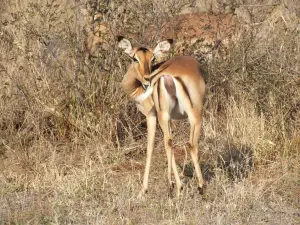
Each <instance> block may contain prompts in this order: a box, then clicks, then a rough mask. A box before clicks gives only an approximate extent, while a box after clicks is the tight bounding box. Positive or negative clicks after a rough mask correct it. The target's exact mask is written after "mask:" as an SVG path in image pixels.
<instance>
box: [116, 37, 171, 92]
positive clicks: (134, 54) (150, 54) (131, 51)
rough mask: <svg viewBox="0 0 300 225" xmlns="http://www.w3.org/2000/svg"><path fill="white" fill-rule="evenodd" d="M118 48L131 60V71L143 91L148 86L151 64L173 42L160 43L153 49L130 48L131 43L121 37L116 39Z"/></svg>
mask: <svg viewBox="0 0 300 225" xmlns="http://www.w3.org/2000/svg"><path fill="white" fill-rule="evenodd" d="M118 42H119V45H118V46H119V48H121V49H123V50H124V52H125V53H126V54H127V55H128V56H129V57H130V58H131V59H132V64H131V69H133V70H134V72H135V73H134V74H135V77H136V79H137V80H139V82H140V83H141V84H142V86H143V88H144V89H147V88H148V87H149V85H150V75H151V73H152V64H153V62H154V60H155V58H157V57H158V56H159V55H161V54H163V53H165V52H167V51H168V50H169V49H170V47H171V44H172V43H173V40H171V39H169V40H167V41H162V42H160V43H158V44H157V46H156V47H155V48H154V50H153V49H152V48H146V47H132V45H131V42H130V41H129V40H127V39H125V38H124V37H122V36H119V37H118Z"/></svg>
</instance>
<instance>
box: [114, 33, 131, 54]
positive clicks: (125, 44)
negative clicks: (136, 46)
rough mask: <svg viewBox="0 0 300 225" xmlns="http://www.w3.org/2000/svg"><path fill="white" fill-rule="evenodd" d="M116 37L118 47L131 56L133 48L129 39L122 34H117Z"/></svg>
mask: <svg viewBox="0 0 300 225" xmlns="http://www.w3.org/2000/svg"><path fill="white" fill-rule="evenodd" d="M117 38H118V42H119V44H118V47H119V48H121V49H123V50H124V52H125V53H126V54H127V55H129V56H130V57H132V56H133V49H132V46H131V43H130V41H129V40H127V39H126V38H124V37H123V36H118V37H117Z"/></svg>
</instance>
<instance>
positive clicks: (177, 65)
mask: <svg viewBox="0 0 300 225" xmlns="http://www.w3.org/2000/svg"><path fill="white" fill-rule="evenodd" d="M119 47H120V48H121V49H123V50H124V52H125V53H126V54H128V55H129V56H130V57H131V58H132V60H133V62H132V64H131V65H130V66H129V69H128V71H127V73H126V74H125V76H124V78H123V81H122V86H123V89H124V91H125V92H126V94H127V95H128V96H129V97H130V98H131V99H133V100H134V101H135V102H136V105H137V107H138V109H139V110H140V111H141V112H142V113H143V114H144V115H145V116H146V120H147V142H148V143H147V159H146V166H145V173H144V179H143V187H142V190H141V191H140V193H139V196H143V195H144V193H145V192H146V191H147V189H148V178H149V170H150V163H151V156H152V151H153V148H154V137H155V131H156V120H157V119H158V122H159V125H160V127H161V129H162V131H163V134H164V145H165V149H166V153H167V158H168V182H169V185H170V190H171V189H172V179H171V176H172V170H173V173H174V177H175V182H176V187H177V194H179V193H180V191H181V189H182V183H181V180H180V178H179V175H178V171H177V167H176V163H175V159H174V152H173V149H172V137H171V128H170V120H171V119H184V118H188V120H189V122H190V125H191V128H190V140H189V142H188V149H189V152H190V153H191V158H192V161H193V163H194V166H195V171H196V175H197V179H198V185H199V191H200V193H202V192H203V186H204V181H203V178H202V174H201V169H200V166H199V162H198V147H197V146H198V137H199V135H200V129H201V121H202V110H203V97H204V91H205V83H204V80H203V77H202V74H201V72H200V65H199V63H198V61H197V60H196V59H195V58H193V57H191V56H177V57H174V58H172V59H170V60H168V61H166V62H164V63H162V65H160V66H159V68H157V69H156V70H154V71H152V61H153V60H154V59H155V58H156V57H158V56H159V55H161V54H162V53H164V52H167V51H168V50H169V49H170V47H171V41H170V40H168V41H163V42H160V43H158V45H157V46H156V47H155V48H154V50H152V49H151V48H145V47H135V48H133V47H132V45H131V42H130V41H129V40H127V39H125V38H124V37H119Z"/></svg>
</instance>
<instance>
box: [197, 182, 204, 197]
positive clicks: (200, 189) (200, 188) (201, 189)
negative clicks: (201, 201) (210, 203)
mask: <svg viewBox="0 0 300 225" xmlns="http://www.w3.org/2000/svg"><path fill="white" fill-rule="evenodd" d="M204 189H206V185H205V184H204V185H203V186H202V187H198V191H199V194H200V195H203V194H204Z"/></svg>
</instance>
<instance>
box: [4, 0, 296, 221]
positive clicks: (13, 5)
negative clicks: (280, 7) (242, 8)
mask: <svg viewBox="0 0 300 225" xmlns="http://www.w3.org/2000/svg"><path fill="white" fill-rule="evenodd" d="M48 2H49V1H48ZM94 2H95V1H94ZM137 2H140V3H139V4H138V5H136V7H135V9H136V11H132V12H131V13H130V12H128V11H126V8H125V5H126V4H127V5H129V6H132V4H135V3H136V1H130V2H125V3H124V2H123V1H114V5H109V6H107V5H106V4H105V3H104V2H101V4H100V3H99V4H98V5H97V4H96V5H92V4H90V2H88V6H89V7H90V8H91V9H92V10H95V11H97V10H98V11H101V10H102V11H103V12H104V13H105V15H106V17H105V18H104V20H105V22H108V23H109V24H110V25H111V27H112V30H111V33H112V35H114V34H115V33H116V30H118V29H121V28H124V27H125V28H126V27H127V28H128V29H129V30H128V32H134V31H136V29H138V28H139V27H144V26H147V25H148V24H151V23H153V21H152V20H151V18H153V17H155V18H157V15H162V13H163V12H166V13H165V14H163V17H161V18H164V19H166V18H168V17H169V16H171V15H173V14H176V13H178V10H179V9H180V7H182V6H183V5H185V3H186V2H188V1H167V3H166V4H165V5H163V4H162V3H160V2H159V1H157V2H155V3H156V4H154V5H149V3H146V1H137ZM174 2H175V3H176V4H175V3H174ZM46 3H47V1H34V0H27V1H22V3H21V2H20V1H8V0H7V1H3V2H2V3H0V10H1V14H0V22H1V25H0V35H1V39H0V46H1V50H2V51H1V53H0V59H1V60H0V82H1V83H0V112H1V114H0V224H71V223H73V224H298V223H300V219H299V218H300V212H299V197H300V196H299V195H300V193H299V171H300V168H299V166H300V165H299V162H300V155H299V149H300V138H299V137H300V120H299V118H300V113H299V111H300V110H299V108H300V88H299V86H300V80H299V76H300V72H299V69H300V68H299V65H300V62H299V60H300V46H299V43H300V40H299V30H289V29H286V27H285V22H284V21H280V22H278V23H276V24H273V25H274V26H273V27H272V29H273V30H272V29H271V30H270V31H269V34H268V36H267V38H263V37H262V36H259V35H258V34H259V28H257V27H248V28H247V29H246V28H245V31H243V30H242V31H241V35H240V37H239V39H238V40H237V41H236V42H234V43H231V44H230V46H229V47H228V49H227V52H228V55H227V57H226V58H223V59H217V58H216V59H213V60H212V62H211V63H209V64H208V65H204V67H203V68H204V75H205V79H206V82H207V93H206V99H205V112H204V121H203V132H202V135H201V138H200V141H199V147H200V153H201V160H200V161H201V167H202V170H203V173H204V177H205V178H206V180H207V184H208V186H207V190H206V192H205V194H204V195H203V196H200V195H199V194H198V192H197V190H196V187H197V185H196V181H195V180H194V178H193V167H192V164H191V163H190V160H189V157H188V158H186V157H185V149H184V144H185V143H186V140H187V138H188V131H189V127H188V123H187V122H174V123H173V127H174V128H173V130H174V137H175V138H174V139H175V145H176V146H175V153H176V156H177V163H178V166H179V167H180V168H181V169H182V170H181V178H182V180H183V181H184V183H185V184H186V185H185V187H184V190H183V192H182V196H181V197H180V198H178V199H176V198H173V199H169V197H168V190H167V176H166V168H167V167H166V157H165V153H164V148H163V143H162V134H161V131H160V130H159V129H158V132H157V135H156V138H157V139H156V145H155V146H156V147H155V149H156V150H155V151H154V156H153V163H152V166H151V172H150V185H149V193H148V194H147V196H146V200H145V201H140V200H137V198H136V195H137V193H138V191H139V190H140V188H141V182H142V176H143V170H144V161H145V149H146V138H145V135H146V127H145V121H144V118H143V116H142V115H140V113H138V112H137V110H136V108H135V106H134V104H133V103H132V102H129V101H128V100H127V98H126V96H125V95H124V94H123V92H122V91H121V89H120V85H119V82H120V81H121V79H122V76H123V74H125V72H126V66H127V64H128V63H129V62H128V59H127V58H125V57H124V56H123V55H122V54H119V52H117V51H116V47H115V43H114V41H113V40H112V39H111V40H108V42H111V43H110V48H109V49H108V50H105V49H101V48H100V51H99V53H98V54H99V58H97V59H91V61H90V62H89V64H88V65H86V64H85V54H86V53H85V49H84V45H83V43H84V32H82V30H84V22H83V21H85V20H84V19H83V18H84V17H83V14H84V12H83V11H82V9H84V8H85V5H84V4H79V3H75V2H72V1H67V0H65V1H50V3H49V4H46ZM171 3H172V4H171ZM173 3H174V4H173ZM143 4H148V5H146V6H147V7H148V8H151V10H150V11H149V13H148V14H147V16H146V17H143V11H142V10H143V9H144V6H145V5H143ZM158 4H160V5H159V10H157V6H158ZM116 5H118V6H119V11H118V12H119V14H120V15H119V16H118V13H115V12H117V11H116V10H117V8H118V7H117V6H116ZM171 6H172V7H171ZM164 7H165V8H164ZM268 7H271V6H265V8H268ZM96 9H97V10H96ZM162 9H166V10H162ZM268 9H269V8H268ZM255 16H257V18H258V19H259V20H263V17H264V14H263V13H260V14H259V15H254V16H253V18H254V19H255V18H256V17H255ZM124 17H126V18H127V20H124ZM258 19H257V20H258ZM156 22H157V23H158V22H161V21H156ZM254 22H259V21H254ZM114 29H115V30H114ZM130 29H132V30H130ZM140 40H143V37H140ZM190 51H191V52H194V51H193V49H190ZM196 57H200V56H198V55H196Z"/></svg>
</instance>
